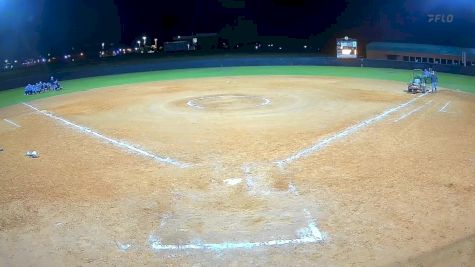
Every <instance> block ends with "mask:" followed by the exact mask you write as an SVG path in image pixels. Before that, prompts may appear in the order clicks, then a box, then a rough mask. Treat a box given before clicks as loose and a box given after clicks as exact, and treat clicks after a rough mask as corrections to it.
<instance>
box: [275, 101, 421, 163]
mask: <svg viewBox="0 0 475 267" xmlns="http://www.w3.org/2000/svg"><path fill="white" fill-rule="evenodd" d="M425 95H427V94H422V95H420V96H418V97H415V98H412V99H411V100H409V101H407V102H405V103H402V104H400V105H398V106H396V107H392V108H390V109H387V110H385V111H383V112H382V113H380V114H378V115H376V116H374V117H372V118H369V119H366V120H364V121H362V122H359V123H357V124H354V125H351V126H350V127H348V128H346V129H344V130H342V131H340V132H337V133H335V134H333V135H331V136H329V137H326V138H323V139H321V140H319V141H318V142H316V143H314V144H313V145H312V146H310V147H307V148H304V149H302V150H299V151H297V152H295V153H294V154H292V155H291V156H289V157H287V158H285V159H281V160H277V161H275V164H276V165H277V166H278V167H279V168H280V169H281V170H283V169H285V167H286V166H287V165H288V164H290V163H292V162H294V161H296V160H299V159H301V158H303V157H307V156H309V155H311V154H313V153H316V152H318V151H320V150H322V149H323V148H325V147H327V146H329V145H330V144H332V143H335V142H337V141H339V140H341V139H344V138H346V137H348V136H350V135H352V134H354V133H356V132H358V131H360V130H361V129H364V128H366V127H368V126H370V125H372V124H374V123H376V122H378V121H380V120H382V119H384V118H386V117H387V116H389V115H390V114H392V113H394V112H397V111H399V110H401V109H402V108H404V107H406V106H408V105H410V104H411V103H413V102H414V101H416V100H417V99H419V98H421V97H423V96H425Z"/></svg>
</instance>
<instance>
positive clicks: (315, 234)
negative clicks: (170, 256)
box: [148, 209, 325, 251]
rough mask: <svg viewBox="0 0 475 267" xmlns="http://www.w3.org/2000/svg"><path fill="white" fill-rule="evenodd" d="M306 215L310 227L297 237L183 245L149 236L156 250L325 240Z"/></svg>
mask: <svg viewBox="0 0 475 267" xmlns="http://www.w3.org/2000/svg"><path fill="white" fill-rule="evenodd" d="M304 213H305V217H306V218H307V219H308V220H309V223H308V227H307V228H304V229H301V230H300V231H299V232H300V233H301V234H300V237H299V238H296V239H276V240H269V241H264V242H224V243H193V244H183V245H167V244H162V242H161V241H160V239H159V238H158V237H157V236H155V235H154V234H151V235H150V236H149V238H148V241H149V243H150V246H151V247H152V249H154V250H156V251H165V250H230V249H252V248H257V247H270V246H282V245H290V244H306V243H317V242H322V241H324V240H325V238H324V234H323V233H322V232H321V231H320V230H319V229H318V228H317V226H316V223H315V220H314V219H313V218H312V216H311V215H310V213H309V212H308V211H307V210H306V209H304Z"/></svg>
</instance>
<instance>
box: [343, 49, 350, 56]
mask: <svg viewBox="0 0 475 267" xmlns="http://www.w3.org/2000/svg"><path fill="white" fill-rule="evenodd" d="M341 53H342V54H343V55H350V54H351V49H343V50H341Z"/></svg>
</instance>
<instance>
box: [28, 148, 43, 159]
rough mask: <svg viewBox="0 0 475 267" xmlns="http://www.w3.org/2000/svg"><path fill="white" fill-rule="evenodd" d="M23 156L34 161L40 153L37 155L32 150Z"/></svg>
mask: <svg viewBox="0 0 475 267" xmlns="http://www.w3.org/2000/svg"><path fill="white" fill-rule="evenodd" d="M25 156H27V157H30V158H33V159H36V158H38V157H39V156H40V153H38V152H37V151H34V150H33V151H27V152H26V154H25Z"/></svg>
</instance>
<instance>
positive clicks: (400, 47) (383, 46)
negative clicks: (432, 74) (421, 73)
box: [366, 42, 475, 57]
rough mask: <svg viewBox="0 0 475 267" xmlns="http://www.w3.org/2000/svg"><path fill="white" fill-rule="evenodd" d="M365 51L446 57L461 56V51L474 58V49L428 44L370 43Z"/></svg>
mask: <svg viewBox="0 0 475 267" xmlns="http://www.w3.org/2000/svg"><path fill="white" fill-rule="evenodd" d="M366 50H367V51H374V50H376V51H393V52H408V53H425V54H437V55H448V56H462V51H465V52H466V53H467V57H469V56H470V57H475V48H462V47H456V46H443V45H430V44H412V43H389V42H372V43H369V44H368V45H367V46H366Z"/></svg>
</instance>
